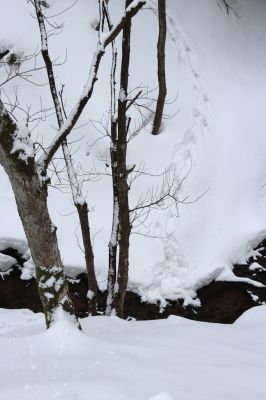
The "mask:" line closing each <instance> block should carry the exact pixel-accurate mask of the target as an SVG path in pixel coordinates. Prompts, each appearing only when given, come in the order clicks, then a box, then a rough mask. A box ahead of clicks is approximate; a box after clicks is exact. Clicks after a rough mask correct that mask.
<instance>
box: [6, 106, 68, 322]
mask: <svg viewBox="0 0 266 400" xmlns="http://www.w3.org/2000/svg"><path fill="white" fill-rule="evenodd" d="M15 135H16V125H15V124H14V123H13V122H12V120H11V118H10V117H9V115H8V114H7V113H6V112H5V110H4V107H3V105H2V103H1V102H0V163H1V165H2V166H3V167H4V169H5V172H6V173H7V175H8V177H9V179H10V182H11V185H12V189H13V192H14V195H15V199H16V203H17V208H18V212H19V215H20V218H21V222H22V225H23V227H24V230H25V234H26V237H27V240H28V244H29V248H30V250H31V255H32V258H33V261H34V263H35V268H36V280H37V284H38V290H39V294H40V298H41V302H42V305H43V309H44V313H45V319H46V325H47V327H48V328H49V327H50V325H51V324H52V322H53V320H54V317H55V312H56V310H57V309H58V308H62V309H63V310H64V311H65V312H67V313H68V314H70V315H73V319H74V320H75V317H74V308H73V304H72V302H71V300H70V298H69V293H68V285H67V281H66V278H65V275H64V270H63V265H62V261H61V257H60V253H59V249H58V243H57V236H56V227H55V226H54V225H53V224H52V222H51V219H50V216H49V211H48V207H47V187H46V185H45V184H44V183H41V182H40V179H39V176H38V172H37V170H36V164H35V160H34V158H33V156H32V157H28V158H27V160H26V161H24V160H21V159H20V158H19V154H18V153H17V152H15V153H13V152H12V149H13V140H14V137H15ZM11 153H12V154H11Z"/></svg>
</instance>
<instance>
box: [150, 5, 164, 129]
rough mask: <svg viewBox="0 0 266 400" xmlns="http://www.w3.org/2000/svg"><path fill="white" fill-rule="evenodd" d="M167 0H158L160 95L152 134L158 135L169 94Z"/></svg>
mask: <svg viewBox="0 0 266 400" xmlns="http://www.w3.org/2000/svg"><path fill="white" fill-rule="evenodd" d="M165 2H166V0H158V22H159V36H158V42H157V75H158V85H159V93H158V99H157V104H156V111H155V115H154V121H153V127H152V134H153V135H158V133H160V127H161V123H162V118H163V110H164V104H165V98H166V94H167V87H166V77H165V41H166V9H165Z"/></svg>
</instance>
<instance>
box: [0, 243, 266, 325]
mask: <svg viewBox="0 0 266 400" xmlns="http://www.w3.org/2000/svg"><path fill="white" fill-rule="evenodd" d="M256 249H259V252H258V251H257V252H255V253H254V254H255V255H254V256H253V257H251V258H250V260H249V261H248V263H247V264H245V265H235V267H234V273H235V275H237V276H238V277H241V278H249V279H253V280H255V281H258V282H261V283H263V284H264V285H266V240H264V241H263V242H262V243H261V244H260V245H259V246H258V247H257V248H256ZM256 249H255V250H256ZM1 253H3V254H6V255H9V256H12V257H14V258H16V259H17V261H18V266H15V267H13V268H12V271H10V273H9V274H5V275H4V274H3V275H2V276H1V275H0V307H1V308H28V309H30V310H32V311H34V312H41V311H42V305H41V302H40V299H39V295H38V291H37V285H36V282H35V279H34V278H32V279H31V280H27V281H25V280H21V279H20V275H21V271H20V268H21V266H22V265H23V262H24V261H25V260H23V259H22V258H21V257H20V255H19V254H18V252H17V251H16V250H14V249H5V250H4V251H1ZM254 262H255V263H257V264H253V263H254ZM252 264H253V265H252ZM250 266H251V268H250ZM69 290H70V296H71V299H72V300H73V303H74V306H75V310H76V313H77V315H78V316H79V317H84V316H86V315H87V301H86V294H87V290H88V285H87V276H86V274H81V275H79V276H78V277H77V279H75V280H73V279H69ZM197 295H198V298H199V299H200V301H201V307H199V308H193V307H191V306H189V307H184V306H183V302H182V301H169V303H168V305H167V307H166V308H165V309H164V310H163V311H162V312H161V311H160V306H159V304H157V305H156V304H148V303H142V302H141V299H140V297H139V296H138V295H137V294H136V293H132V292H127V295H126V300H125V316H126V317H131V318H136V319H137V320H147V319H159V318H167V317H168V316H169V315H179V316H183V317H187V318H190V319H193V320H199V321H206V322H219V323H232V322H234V321H235V320H236V319H237V318H238V317H239V316H240V315H241V314H242V313H243V312H244V311H246V310H248V309H249V308H251V307H254V306H257V305H260V304H266V286H265V287H256V286H254V285H253V284H251V283H246V282H221V281H219V282H212V283H210V284H209V285H208V286H205V287H203V288H201V289H199V290H198V292H197ZM105 300H106V293H100V294H99V309H98V311H99V313H103V312H104V309H105Z"/></svg>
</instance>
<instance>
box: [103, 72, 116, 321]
mask: <svg viewBox="0 0 266 400" xmlns="http://www.w3.org/2000/svg"><path fill="white" fill-rule="evenodd" d="M113 78H114V77H112V78H111V79H113ZM110 156H111V169H112V186H113V221H112V232H111V238H110V240H109V244H108V252H109V263H108V278H107V300H106V315H111V312H112V307H113V300H114V290H115V283H116V264H117V242H118V231H119V201H118V159H117V122H116V121H111V147H110Z"/></svg>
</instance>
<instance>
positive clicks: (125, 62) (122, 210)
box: [115, 0, 132, 318]
mask: <svg viewBox="0 0 266 400" xmlns="http://www.w3.org/2000/svg"><path fill="white" fill-rule="evenodd" d="M131 3H132V0H126V5H125V6H126V7H128V6H129V5H130V4H131ZM130 37H131V20H129V21H128V22H127V23H126V24H125V26H124V29H123V40H122V60H121V72H120V93H119V98H118V118H117V129H118V140H117V159H118V202H119V240H118V243H119V262H118V276H117V283H118V290H117V293H116V294H115V309H116V313H117V315H118V316H119V317H120V318H123V316H124V300H125V295H126V290H127V283H128V265H129V262H128V257H129V236H130V219H129V205H128V183H127V177H128V171H127V115H126V111H127V95H128V75H129V61H130Z"/></svg>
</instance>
